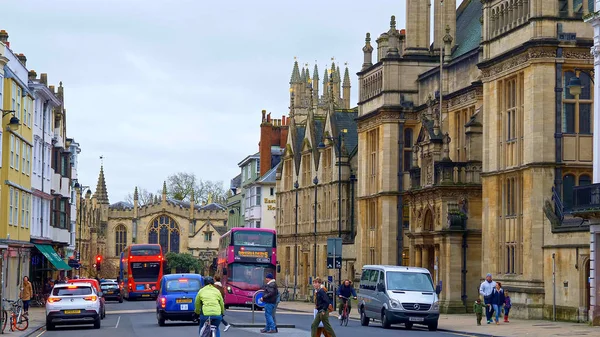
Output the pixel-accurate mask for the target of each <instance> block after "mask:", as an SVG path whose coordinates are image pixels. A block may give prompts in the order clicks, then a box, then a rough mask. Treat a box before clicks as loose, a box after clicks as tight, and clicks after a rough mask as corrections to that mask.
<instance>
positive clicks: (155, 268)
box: [131, 262, 160, 282]
mask: <svg viewBox="0 0 600 337" xmlns="http://www.w3.org/2000/svg"><path fill="white" fill-rule="evenodd" d="M159 273H160V262H132V263H131V275H132V276H133V279H134V280H135V282H156V280H157V278H158V274H159Z"/></svg>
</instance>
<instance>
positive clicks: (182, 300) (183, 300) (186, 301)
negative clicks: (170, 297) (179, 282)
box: [175, 298, 192, 303]
mask: <svg viewBox="0 0 600 337" xmlns="http://www.w3.org/2000/svg"><path fill="white" fill-rule="evenodd" d="M175 302H176V303H192V299H191V298H178V299H177V300H175Z"/></svg>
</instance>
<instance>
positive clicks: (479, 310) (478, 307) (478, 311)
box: [473, 298, 483, 325]
mask: <svg viewBox="0 0 600 337" xmlns="http://www.w3.org/2000/svg"><path fill="white" fill-rule="evenodd" d="M473 312H474V313H475V316H477V325H481V318H482V317H483V303H481V299H479V298H478V299H477V301H475V303H474V304H473Z"/></svg>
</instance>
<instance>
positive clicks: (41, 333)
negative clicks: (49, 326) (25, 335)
mask: <svg viewBox="0 0 600 337" xmlns="http://www.w3.org/2000/svg"><path fill="white" fill-rule="evenodd" d="M45 333H46V330H44V331H42V332H40V334H39V335H37V336H35V337H40V336H41V335H43V334H45Z"/></svg>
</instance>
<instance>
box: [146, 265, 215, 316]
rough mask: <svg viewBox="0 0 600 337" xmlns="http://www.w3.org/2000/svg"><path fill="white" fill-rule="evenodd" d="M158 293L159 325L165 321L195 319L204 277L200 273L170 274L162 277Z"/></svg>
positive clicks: (157, 313)
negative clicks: (197, 301) (197, 300)
mask: <svg viewBox="0 0 600 337" xmlns="http://www.w3.org/2000/svg"><path fill="white" fill-rule="evenodd" d="M158 285H159V288H158V290H156V291H155V293H156V295H157V296H156V319H157V320H158V325H159V326H164V325H165V321H187V322H193V321H194V302H195V300H196V295H197V294H198V291H199V290H200V288H202V287H203V286H204V278H203V277H202V276H200V275H198V274H169V275H165V276H163V277H162V279H160V282H159V284H158Z"/></svg>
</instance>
